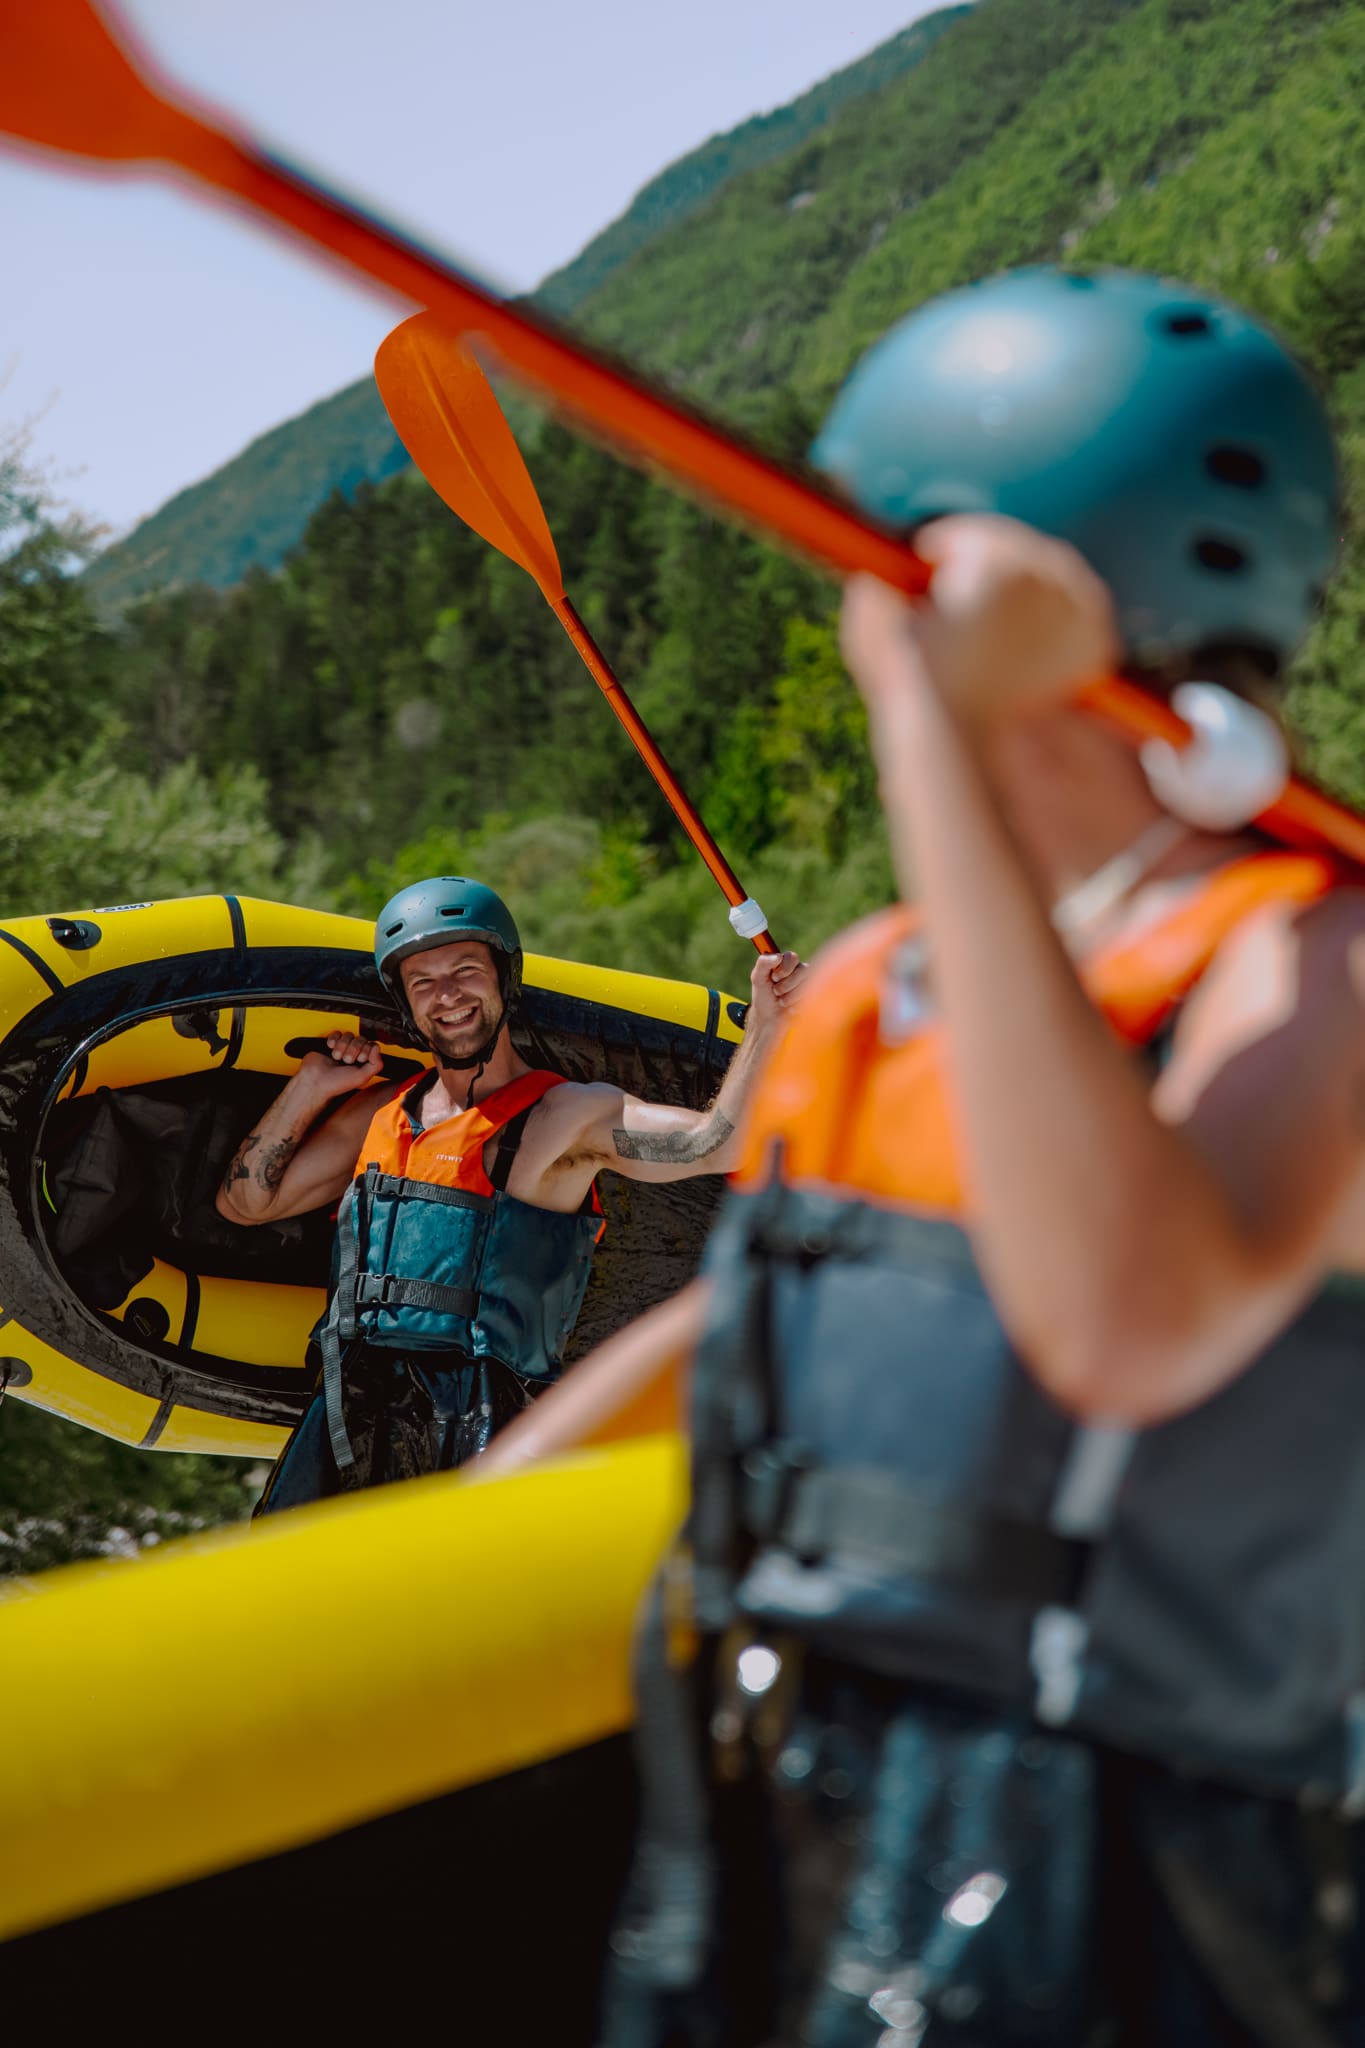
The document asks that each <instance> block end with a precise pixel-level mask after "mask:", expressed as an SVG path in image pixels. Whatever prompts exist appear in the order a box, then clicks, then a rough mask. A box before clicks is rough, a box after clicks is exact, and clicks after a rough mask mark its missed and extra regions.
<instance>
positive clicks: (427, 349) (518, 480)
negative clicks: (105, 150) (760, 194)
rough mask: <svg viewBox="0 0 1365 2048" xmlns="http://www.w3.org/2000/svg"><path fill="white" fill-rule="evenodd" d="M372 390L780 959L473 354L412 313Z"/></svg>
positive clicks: (392, 339) (386, 344)
mask: <svg viewBox="0 0 1365 2048" xmlns="http://www.w3.org/2000/svg"><path fill="white" fill-rule="evenodd" d="M374 375H375V382H376V383H377V384H378V386H379V395H380V397H381V398H382V399H383V401H384V404H385V406H386V408H387V410H388V415H389V418H390V419H391V420H392V421H393V424H394V427H395V428H396V430H397V433H398V438H399V439H400V440H401V441H402V443H403V446H404V447H405V448H406V449H407V451H408V453H409V455H410V456H411V457H412V459H413V461H414V462H415V463H416V464H417V467H418V468H419V469H420V470H421V472H422V474H423V476H424V477H425V478H426V480H427V482H428V483H429V484H430V485H431V488H432V489H433V490H434V491H435V492H436V494H437V496H438V497H440V498H442V499H444V501H445V503H446V504H447V505H448V506H449V507H450V509H451V511H452V512H453V513H454V514H455V516H456V517H457V518H458V519H463V521H464V522H465V524H466V526H472V527H473V529H474V531H475V533H477V534H480V535H482V537H483V539H484V540H486V541H487V542H488V543H489V545H490V546H491V547H495V548H497V549H498V550H499V552H500V553H502V554H504V555H506V556H507V557H508V559H509V560H510V561H513V562H515V563H516V564H517V565H518V567H519V568H522V569H525V570H526V571H527V572H528V574H529V575H531V576H532V577H534V579H535V581H536V583H537V584H538V585H539V586H540V591H541V595H542V596H543V597H544V599H545V601H546V603H547V604H548V605H549V607H550V609H551V611H552V612H553V613H554V615H555V617H556V618H557V619H558V620H559V623H560V624H561V626H563V628H564V630H565V632H566V633H567V634H568V636H569V638H570V640H572V642H573V644H574V646H575V648H576V649H577V650H578V653H579V655H580V656H581V657H582V660H583V662H584V665H585V666H586V668H587V669H588V672H589V674H590V675H591V676H592V677H593V679H594V681H595V682H596V683H597V684H598V686H599V688H600V689H601V691H602V694H603V696H604V697H605V698H606V700H607V702H608V704H609V705H610V706H611V708H612V710H613V711H614V712H615V714H616V716H617V718H618V719H619V720H620V722H621V724H622V725H623V726H624V727H625V729H626V731H627V732H628V733H629V734H630V737H631V739H632V741H633V742H634V745H635V750H636V752H637V753H638V754H639V756H640V758H641V760H642V761H643V762H644V764H645V766H646V768H648V770H649V772H650V774H651V775H652V776H653V777H654V780H655V781H656V782H657V783H658V785H659V788H660V789H661V790H662V791H663V793H664V796H665V797H666V798H667V800H668V803H669V804H670V805H671V807H672V810H673V814H674V816H675V817H676V818H677V819H678V822H679V823H680V824H681V826H682V828H683V830H684V832H686V834H687V836H688V838H689V839H690V840H691V842H692V844H693V846H695V847H696V849H697V852H698V853H699V854H700V855H701V857H702V859H703V860H704V861H705V862H706V865H707V867H708V868H709V869H710V870H711V873H712V874H713V875H714V877H715V879H716V881H717V882H718V883H719V884H720V887H721V889H722V891H723V892H724V895H725V898H726V900H727V902H728V903H729V904H730V905H731V907H732V909H734V910H736V911H740V912H741V913H742V914H741V916H740V917H739V918H738V919H732V922H733V923H734V924H735V928H736V930H737V931H739V932H740V934H741V936H742V937H744V938H748V939H752V940H753V942H754V945H755V946H756V947H757V949H758V951H759V952H760V953H775V952H776V951H777V947H776V945H775V944H774V943H773V940H772V937H771V935H770V934H769V932H768V931H767V929H766V927H765V928H763V929H756V927H757V926H758V924H759V922H760V920H761V918H762V912H761V911H759V910H758V907H757V905H756V904H752V899H751V898H750V897H748V896H747V895H746V893H745V891H744V889H743V888H742V887H741V886H740V883H739V881H738V879H737V878H736V875H735V872H734V869H733V868H732V867H731V866H730V863H729V862H728V861H727V860H726V858H725V856H724V854H723V853H722V852H721V850H720V848H719V847H718V846H717V844H716V842H715V840H714V839H713V838H712V837H711V834H710V833H709V832H708V831H707V829H706V826H705V825H704V824H703V823H702V820H701V818H700V816H699V815H698V813H697V810H696V807H695V805H694V804H693V803H692V800H691V798H690V797H689V796H688V794H687V792H686V790H684V788H683V787H682V784H681V783H680V782H679V781H678V778H677V777H676V775H675V774H674V773H673V770H672V769H671V768H670V767H669V765H668V762H667V761H666V760H665V759H664V756H663V754H662V753H661V752H660V750H659V748H658V745H657V744H656V742H655V741H654V739H653V738H652V736H651V734H650V732H649V729H648V727H647V726H646V725H645V723H644V720H643V719H642V718H641V717H640V714H639V712H638V711H637V710H636V709H635V706H634V705H633V704H632V703H631V701H630V698H629V697H628V696H627V695H626V693H625V691H624V690H623V689H622V687H621V685H620V683H619V682H618V681H617V679H616V677H615V675H614V674H613V673H612V670H611V667H610V665H609V663H608V661H607V659H606V656H605V655H604V654H603V653H602V651H601V649H600V648H599V647H598V645H597V642H596V641H595V640H594V639H593V637H592V634H591V633H590V632H589V631H588V629H587V627H586V626H585V625H584V623H583V621H582V619H581V618H580V617H579V615H578V613H577V611H576V610H575V608H574V606H573V605H572V604H571V603H570V601H569V599H568V597H567V596H566V594H565V590H564V577H563V573H562V571H561V569H560V566H559V555H558V553H557V552H556V549H555V544H554V539H553V537H552V535H551V533H550V528H549V524H548V522H547V520H546V518H545V509H544V507H543V506H542V504H541V502H540V499H539V497H538V496H537V494H536V487H535V485H534V484H533V483H532V481H531V476H530V472H529V471H528V469H527V467H526V464H525V462H524V461H523V460H522V454H521V450H520V448H518V446H517V443H516V438H515V436H514V435H513V433H512V429H511V428H510V427H509V426H508V424H507V420H506V418H505V416H504V414H503V411H502V407H501V406H500V405H499V404H498V401H497V398H496V397H495V396H494V393H493V388H492V386H491V385H490V384H489V382H488V379H487V378H486V377H485V376H484V374H483V371H482V370H481V369H480V368H479V365H478V363H477V362H476V361H475V359H474V356H473V354H472V352H471V351H470V350H469V348H468V347H467V346H466V345H465V344H464V343H463V342H462V341H459V340H457V339H456V338H455V337H454V336H453V335H452V334H451V333H450V331H449V330H448V329H447V328H446V327H444V326H442V324H441V323H440V321H438V320H436V319H435V318H434V317H433V316H432V315H431V314H430V313H414V314H413V316H412V318H411V319H410V320H405V321H404V322H403V324H402V326H401V327H395V329H394V330H393V333H392V334H389V335H386V336H385V338H384V340H383V341H382V342H381V343H380V345H379V352H378V354H377V355H376V356H375V359H374Z"/></svg>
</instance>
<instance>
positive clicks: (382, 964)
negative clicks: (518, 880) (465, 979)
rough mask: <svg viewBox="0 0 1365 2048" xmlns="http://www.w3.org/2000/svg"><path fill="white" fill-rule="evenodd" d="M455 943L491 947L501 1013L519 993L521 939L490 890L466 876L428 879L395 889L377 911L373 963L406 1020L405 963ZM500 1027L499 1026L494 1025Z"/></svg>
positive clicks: (513, 921)
mask: <svg viewBox="0 0 1365 2048" xmlns="http://www.w3.org/2000/svg"><path fill="white" fill-rule="evenodd" d="M456 939H479V940H481V941H482V943H483V944H484V945H486V946H491V947H492V949H493V956H494V959H495V960H496V962H497V967H498V980H499V982H500V983H501V986H502V1001H503V1015H504V1017H505V1016H506V1014H507V1012H508V1011H509V1010H510V1009H511V1007H512V1005H513V1004H514V1003H515V1001H516V999H517V996H518V994H519V993H520V990H521V968H522V951H521V935H520V933H519V932H518V931H517V927H516V921H515V919H514V918H513V916H512V913H511V911H510V910H509V909H508V908H507V905H506V904H505V903H504V902H503V900H502V898H501V896H499V895H498V894H497V893H496V892H495V891H494V890H492V889H489V888H487V887H486V886H485V884H484V883H482V882H472V881H470V880H469V878H468V877H467V876H465V875H433V876H431V877H430V878H429V879H428V880H427V881H425V882H413V883H411V884H410V885H409V886H408V887H407V888H406V889H400V890H399V891H398V894H397V895H396V896H392V897H390V899H389V901H388V902H387V903H386V904H385V905H384V908H383V909H382V910H381V911H380V913H379V916H378V918H377V919H376V920H375V927H374V964H375V966H376V967H377V968H378V969H379V976H380V979H381V981H382V982H383V983H384V986H385V987H386V988H387V989H388V991H389V993H390V995H391V996H392V997H393V999H394V1001H395V1002H396V1003H397V1004H398V1007H399V1008H400V1009H401V1010H402V1012H403V1014H404V1015H405V1016H409V1017H410V1016H411V1010H410V1009H409V1005H408V999H407V994H406V992H405V990H404V988H403V979H402V976H401V975H400V973H399V971H398V970H399V968H400V967H401V965H402V963H403V961H404V960H406V959H408V958H409V956H410V955H411V954H413V953H429V952H430V951H431V950H432V948H433V947H435V946H449V945H451V944H452V943H453V942H454V941H455V940H456ZM499 1029H501V1024H500V1025H499Z"/></svg>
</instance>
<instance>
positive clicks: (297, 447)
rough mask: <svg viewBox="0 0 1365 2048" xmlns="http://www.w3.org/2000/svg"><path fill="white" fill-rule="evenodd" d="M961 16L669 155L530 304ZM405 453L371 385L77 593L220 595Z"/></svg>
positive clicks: (179, 500)
mask: <svg viewBox="0 0 1365 2048" xmlns="http://www.w3.org/2000/svg"><path fill="white" fill-rule="evenodd" d="M968 11H969V9H968V6H966V5H956V6H950V7H944V8H941V9H940V10H939V11H938V12H936V13H934V14H931V15H927V16H925V17H924V19H922V20H920V21H917V22H913V23H912V24H911V25H910V27H909V28H905V29H902V30H901V31H900V33H899V34H898V35H895V36H892V37H890V39H889V40H888V41H887V42H885V43H880V44H879V45H878V46H877V48H876V49H875V50H872V51H869V53H868V54H867V56H865V57H860V58H859V59H858V60H857V62H856V63H854V64H849V65H846V66H845V68H844V69H843V70H842V71H836V72H834V73H833V74H832V76H830V77H829V78H826V79H822V80H821V81H820V83H819V84H818V85H815V86H812V87H811V89H810V91H809V92H806V93H802V94H801V96H800V97H799V98H798V99H795V100H792V101H791V102H790V104H789V105H787V106H784V107H778V108H776V109H775V110H774V111H773V112H772V113H768V114H756V115H755V116H754V117H753V119H752V120H749V121H745V122H743V123H742V124H741V125H740V126H739V127H738V128H733V129H731V130H730V131H729V132H728V133H727V134H724V135H713V136H712V137H711V138H710V140H709V141H707V142H704V143H703V144H702V145H701V147H700V148H699V149H695V150H692V151H690V152H689V153H688V155H686V156H684V157H680V158H679V159H678V161H677V162H676V163H673V164H670V165H669V166H668V167H667V169H666V170H663V171H661V172H660V173H659V175H658V177H656V178H651V179H650V181H649V183H648V184H647V185H645V186H644V187H643V188H642V190H641V191H640V192H638V193H637V194H636V196H635V198H634V199H633V200H632V201H631V203H630V205H629V206H628V207H627V208H626V211H625V212H624V213H623V214H622V215H621V217H620V219H619V220H615V221H612V222H611V224H610V225H609V226H608V227H606V228H604V229H603V231H602V233H601V234H600V235H595V236H594V237H593V239H592V241H591V242H589V243H588V245H587V247H586V248H585V249H583V250H582V251H581V252H580V253H579V255H577V256H576V257H575V258H574V260H573V261H572V262H571V263H569V264H566V265H565V266H564V268H563V269H561V270H557V271H555V272H554V273H553V275H552V276H550V277H548V278H547V279H546V280H545V283H544V284H543V285H542V286H541V288H540V290H539V292H537V293H536V295H535V296H536V299H537V300H538V302H539V303H540V304H542V305H544V306H545V307H546V308H547V309H548V310H549V311H551V312H554V313H558V314H560V315H567V314H571V313H573V312H575V311H576V310H577V308H578V307H579V306H580V305H581V304H582V303H583V301H584V300H585V299H587V298H588V297H589V296H590V295H591V294H592V293H593V292H594V291H596V290H597V288H598V287H599V286H600V285H602V284H603V283H604V282H605V281H606V280H607V279H608V278H609V277H611V276H612V274H613V273H614V272H615V271H617V270H619V269H620V268H621V266H622V265H623V264H625V263H627V262H629V261H630V259H631V258H632V257H634V256H636V255H637V254H638V253H639V252H640V250H641V249H643V248H645V247H646V246H647V245H648V244H649V243H651V242H652V241H654V240H655V239H657V238H658V237H659V236H660V235H661V234H664V233H666V232H668V231H669V230H671V229H676V228H678V227H679V226H680V225H681V224H682V223H683V222H685V221H686V220H688V219H690V218H691V216H692V215H694V214H696V213H697V212H698V211H699V210H700V209H701V208H703V207H704V206H705V205H706V204H707V202H708V201H709V200H710V199H712V198H713V197H714V196H715V194H716V193H717V192H718V191H720V190H721V188H722V187H723V186H725V185H727V184H728V183H729V182H731V181H732V180H733V179H735V178H737V177H738V176H740V175H741V174H742V173H743V172H746V171H750V170H753V169H754V168H755V167H756V166H758V165H762V164H767V163H770V162H772V161H773V159H774V158H776V157H780V156H783V155H784V154H788V153H790V152H791V151H792V150H793V149H795V148H796V147H797V146H798V145H799V144H800V143H803V142H804V141H806V140H807V138H808V137H809V136H811V135H812V134H813V133H815V132H816V131H817V130H818V129H819V128H820V127H821V126H822V125H824V124H825V123H827V122H828V121H830V120H831V119H832V118H833V117H834V115H835V114H836V113H838V112H839V111H840V110H841V109H843V108H845V107H848V106H849V105H851V104H852V103H853V102H855V101H860V100H863V99H865V98H867V96H868V95H870V94H874V93H877V92H878V91H879V90H880V89H881V88H883V87H884V86H886V85H887V84H888V83H890V82H891V81H893V80H895V79H897V78H900V77H901V76H902V75H903V74H904V73H906V72H907V71H909V70H911V69H912V68H913V67H914V66H915V65H916V64H918V63H919V62H920V60H921V58H922V57H924V56H925V55H926V53H927V52H928V51H929V50H930V49H931V48H932V47H933V45H934V43H935V42H937V40H938V38H939V36H940V35H941V34H942V33H943V31H944V30H945V29H946V28H948V27H949V26H950V25H951V24H952V23H953V22H954V21H955V20H956V19H957V18H958V16H959V15H962V14H965V13H967V12H968ZM406 464H407V456H406V454H405V452H404V450H403V448H402V447H401V445H400V443H399V441H398V439H397V437H396V435H395V434H394V431H393V429H392V427H391V426H390V425H389V422H388V416H387V414H386V413H385V411H384V408H383V406H382V405H381V404H380V402H379V394H378V392H377V391H376V390H375V388H374V382H373V380H372V379H371V378H369V377H365V378H363V379H362V380H361V382H360V383H358V384H352V385H350V386H348V388H347V389H346V390H345V391H339V392H337V393H336V394H335V396H334V397H332V398H325V399H323V400H321V401H320V403H319V404H317V405H315V406H312V407H310V409H309V410H308V411H307V412H306V413H302V414H300V416H299V417H298V418H297V419H292V420H286V421H285V423H284V424H283V425H282V426H279V427H275V428H273V429H272V430H271V432H270V433H268V434H263V435H262V436H261V437H260V439H259V440H256V441H253V442H252V443H251V445H250V446H249V447H248V448H245V449H244V450H243V451H242V453H241V454H240V455H239V456H236V457H235V458H234V459H233V461H231V462H229V463H227V464H226V465H225V466H224V467H223V468H222V469H220V470H217V471H215V472H214V474H213V475H212V476H209V477H205V478H204V479H203V480H202V481H201V482H200V483H197V484H192V485H191V486H190V487H189V488H188V489H187V490H184V491H179V492H177V494H176V496H175V497H174V498H172V499H170V500H169V502H168V503H167V504H165V505H163V506H162V507H161V509H160V510H159V511H157V512H155V513H153V514H152V516H151V517H150V518H149V519H145V520H143V521H142V522H141V524H140V525H139V526H137V527H136V528H135V530H134V531H133V532H132V533H131V534H129V535H128V536H127V538H126V539H124V540H122V541H119V542H117V543H116V544H115V545H114V546H113V547H110V548H107V549H106V550H105V551H104V553H103V554H102V555H100V556H99V557H98V559H97V560H96V561H95V562H94V563H93V564H92V566H91V568H90V570H89V572H88V574H89V581H90V587H91V589H92V590H93V591H95V593H96V594H97V597H98V599H99V601H100V603H101V604H102V605H104V606H106V607H108V606H113V605H119V604H123V603H125V602H126V601H127V600H128V599H129V598H130V597H136V596H140V595H142V593H143V592H145V591H148V590H164V589H166V588H168V587H170V586H173V585H179V584H187V583H208V584H212V585H215V586H217V587H218V588H226V587H227V586H228V585H230V584H233V583H236V582H237V581H238V580H239V579H240V578H241V577H242V576H244V575H245V574H246V571H247V570H248V569H249V568H251V567H252V566H253V565H254V564H260V565H261V566H262V567H264V568H267V569H273V568H275V567H277V566H278V564H279V563H280V562H281V561H282V560H283V558H284V556H285V555H286V554H287V553H288V551H289V549H290V548H291V547H293V546H294V544H295V543H296V542H297V541H298V540H299V539H300V537H301V536H302V533H303V530H304V527H305V526H306V525H307V523H308V519H309V516H310V514H311V513H313V512H314V511H315V510H316V509H317V507H318V506H319V505H321V504H322V502H323V500H324V499H325V498H327V497H328V496H329V495H330V494H331V492H333V491H340V492H341V493H342V495H343V496H344V497H347V498H349V497H351V496H352V495H353V493H354V491H355V489H356V487H357V485H358V484H359V483H360V482H361V481H362V480H365V479H368V480H370V481H371V482H377V481H379V480H380V479H381V478H383V477H386V476H389V475H391V474H392V473H393V472H394V471H395V470H397V469H401V468H404V467H405V466H406Z"/></svg>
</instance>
